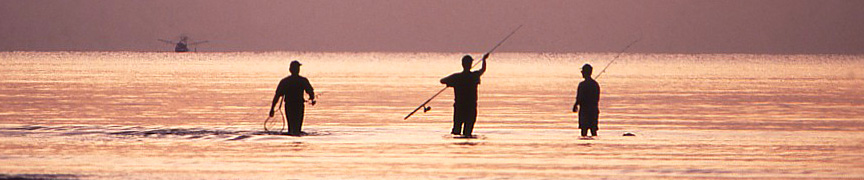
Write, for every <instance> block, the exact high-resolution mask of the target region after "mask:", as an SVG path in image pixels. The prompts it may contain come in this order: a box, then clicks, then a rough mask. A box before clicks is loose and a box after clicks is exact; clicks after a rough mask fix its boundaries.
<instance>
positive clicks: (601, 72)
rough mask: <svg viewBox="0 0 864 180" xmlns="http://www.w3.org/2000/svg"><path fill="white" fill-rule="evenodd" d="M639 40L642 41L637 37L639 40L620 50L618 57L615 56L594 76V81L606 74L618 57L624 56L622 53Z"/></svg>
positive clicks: (640, 37)
mask: <svg viewBox="0 0 864 180" xmlns="http://www.w3.org/2000/svg"><path fill="white" fill-rule="evenodd" d="M641 40H642V36H639V39H636V40H635V41H633V42H630V44H628V45H627V47H624V49H622V50H621V51H620V52H618V55H615V57H614V58H612V61H609V64H606V67H604V68H603V70H602V71H600V73H597V76H594V79H597V78H600V75H603V73H604V72H606V69H607V68H609V66H612V63H615V61H616V60H618V57H620V56H621V54H624V52H625V51H627V49H630V46H633V45H634V44H636V42H639V41H641Z"/></svg>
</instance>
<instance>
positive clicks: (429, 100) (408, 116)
mask: <svg viewBox="0 0 864 180" xmlns="http://www.w3.org/2000/svg"><path fill="white" fill-rule="evenodd" d="M522 26H523V25H521V24H520V25H519V27H516V29H513V31H512V32H510V34H508V35H507V36H506V37H504V39H501V41H499V42H498V44H495V46H494V47H492V49H489V51H486V53H484V55H486V54H490V53H492V52H493V51H495V49H498V47H499V46H501V44H504V41H507V39H510V36H513V34H516V31H519V29H522ZM484 61H485V59H484ZM478 64H480V61H477V62H476V63H474V65H471V68H472V69H473V68H474V67H475V66H477V65H478ZM447 88H448V87H447V86H444V88H441V90H438V92H437V93H435V95H432V97H430V98H429V99H426V101H424V102H423V104H420V106H417V108H414V110H413V111H411V113H408V115H407V116H405V118H402V120H408V118H410V117H411V115H414V113H417V111H419V110H420V109H421V108H422V109H423V112H426V111H429V110H430V109H432V108H431V107H426V104H429V102H432V99H435V97H438V95H440V94H441V93H443V92H444V90H447Z"/></svg>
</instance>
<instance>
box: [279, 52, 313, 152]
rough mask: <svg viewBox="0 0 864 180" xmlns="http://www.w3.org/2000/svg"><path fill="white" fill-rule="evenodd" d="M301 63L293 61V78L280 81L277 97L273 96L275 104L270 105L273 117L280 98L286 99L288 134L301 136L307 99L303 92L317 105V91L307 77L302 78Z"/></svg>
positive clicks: (291, 68)
mask: <svg viewBox="0 0 864 180" xmlns="http://www.w3.org/2000/svg"><path fill="white" fill-rule="evenodd" d="M300 65H302V64H300V62H298V61H291V67H290V68H289V69H288V71H290V72H291V76H288V77H285V78H282V81H279V86H277V87H276V95H274V96H273V104H271V105H270V117H273V108H274V107H276V103H277V102H279V97H280V96H284V97H285V116H287V118H288V134H289V135H292V136H299V135H300V133H301V132H302V131H300V129H301V127H302V126H303V113H304V108H305V105H304V103H305V102H306V99H305V98H303V92H304V91H305V92H306V94H309V101H310V102H311V104H312V105H313V106H314V105H315V91H314V90H313V89H312V85H311V84H309V80H308V79H306V77H303V76H300Z"/></svg>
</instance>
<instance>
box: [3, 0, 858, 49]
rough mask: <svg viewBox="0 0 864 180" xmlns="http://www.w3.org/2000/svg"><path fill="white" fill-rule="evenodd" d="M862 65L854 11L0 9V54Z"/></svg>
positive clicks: (504, 2)
mask: <svg viewBox="0 0 864 180" xmlns="http://www.w3.org/2000/svg"><path fill="white" fill-rule="evenodd" d="M520 24H524V25H525V27H523V28H522V30H520V32H518V33H517V34H516V35H515V36H514V37H513V38H512V39H511V40H510V41H508V42H507V44H506V45H504V46H502V47H501V48H500V49H499V50H501V51H532V52H617V51H619V50H621V49H622V48H623V47H624V46H626V45H627V44H628V43H629V42H631V41H633V40H636V39H639V37H640V36H642V38H643V39H642V41H640V42H639V43H638V44H636V45H634V46H633V47H632V49H631V51H633V52H656V53H856V54H860V53H864V1H861V0H845V1H844V0H753V1H744V0H735V1H731V0H690V1H683V0H611V1H610V0H598V1H577V0H569V1H555V0H549V1H546V0H470V1H469V0H444V1H442V0H343V1H333V0H304V1H295V0H284V1H283V0H279V1H276V0H273V1H261V0H235V1H225V0H190V1H186V0H122V1H120V0H50V1H49V0H0V51H17V50H26V51H30V50H36V51H45V50H132V51H170V50H172V49H173V45H169V44H165V43H162V42H159V41H156V39H159V38H162V39H174V40H176V39H178V38H179V36H180V35H181V34H185V35H188V36H190V37H192V38H193V41H194V40H210V41H211V43H208V44H204V45H200V46H197V48H198V50H199V51H273V50H289V51H446V52H482V51H486V50H488V49H489V48H491V46H492V45H494V44H495V43H496V42H497V41H498V40H500V39H501V38H502V37H503V36H505V35H506V34H507V33H509V31H511V29H513V28H515V27H516V26H518V25H520Z"/></svg>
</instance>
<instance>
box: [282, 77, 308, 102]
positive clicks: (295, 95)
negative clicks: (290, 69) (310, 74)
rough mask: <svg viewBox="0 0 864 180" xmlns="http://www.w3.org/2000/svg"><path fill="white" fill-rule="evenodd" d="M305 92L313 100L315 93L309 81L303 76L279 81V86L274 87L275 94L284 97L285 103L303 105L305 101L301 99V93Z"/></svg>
mask: <svg viewBox="0 0 864 180" xmlns="http://www.w3.org/2000/svg"><path fill="white" fill-rule="evenodd" d="M304 91H305V92H306V93H308V94H309V96H310V97H311V98H310V99H313V98H314V97H315V92H314V90H313V89H312V85H311V84H309V80H308V79H306V78H305V77H303V76H299V75H291V76H288V77H285V78H283V79H282V81H279V86H278V87H276V94H281V95H284V96H285V103H301V104H302V103H303V102H305V101H306V99H304V98H303V92H304Z"/></svg>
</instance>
